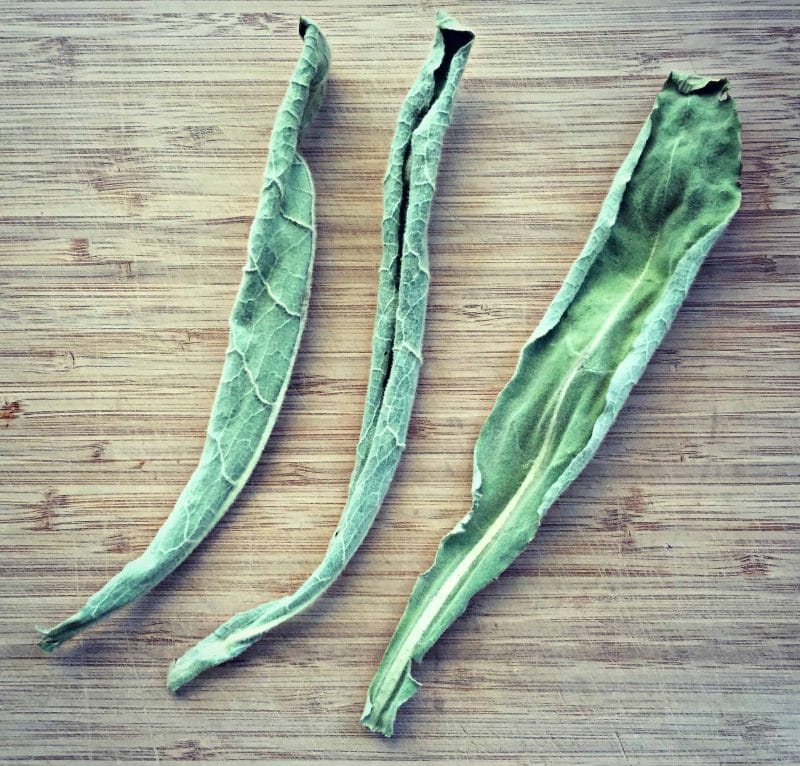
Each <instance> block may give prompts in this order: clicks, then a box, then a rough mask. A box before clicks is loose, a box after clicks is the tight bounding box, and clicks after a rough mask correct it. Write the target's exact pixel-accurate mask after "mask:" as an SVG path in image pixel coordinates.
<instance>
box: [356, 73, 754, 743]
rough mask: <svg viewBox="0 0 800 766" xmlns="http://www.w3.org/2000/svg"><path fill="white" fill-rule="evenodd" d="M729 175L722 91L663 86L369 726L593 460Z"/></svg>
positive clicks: (730, 122)
mask: <svg viewBox="0 0 800 766" xmlns="http://www.w3.org/2000/svg"><path fill="white" fill-rule="evenodd" d="M740 167H741V159H740V141H739V123H738V117H737V115H736V110H735V106H734V104H733V101H732V99H730V98H729V97H728V94H727V82H726V81H724V80H721V81H712V80H706V79H702V78H694V77H691V76H688V77H687V76H681V75H673V76H671V77H670V79H669V80H668V81H667V83H666V84H665V86H664V89H663V90H662V92H661V94H659V96H658V99H657V101H656V105H655V108H654V110H653V112H652V113H651V116H650V118H648V120H647V122H646V123H645V126H644V127H643V129H642V131H641V133H640V135H639V137H638V139H637V141H636V143H635V144H634V147H633V149H632V150H631V153H630V154H629V156H628V157H627V158H626V160H625V162H624V163H623V165H622V167H621V168H620V170H619V172H618V173H617V175H616V176H615V179H614V182H613V183H612V186H611V190H610V191H609V194H608V196H607V197H606V200H605V202H604V204H603V207H602V209H601V212H600V215H599V217H598V220H597V222H596V224H595V226H594V228H593V230H592V232H591V234H590V237H589V241H588V243H587V245H586V247H585V248H584V250H583V252H582V253H581V255H580V257H579V258H578V260H577V261H576V263H575V264H574V265H573V267H572V269H571V270H570V273H569V274H568V275H567V278H566V280H565V282H564V285H563V286H562V288H561V290H560V291H559V293H558V294H557V295H556V297H555V299H554V300H553V302H552V304H551V305H550V307H549V309H548V310H547V312H546V313H545V316H544V317H543V319H542V321H541V323H540V324H539V326H538V327H537V329H536V330H535V331H534V333H533V335H532V336H531V338H530V340H529V341H528V343H527V344H526V345H525V347H524V348H523V351H522V353H521V355H520V359H519V363H518V365H517V369H516V371H515V373H514V375H513V377H512V379H511V381H510V382H509V383H508V384H507V386H506V387H505V388H504V389H503V391H502V392H501V394H500V395H499V397H498V399H497V402H496V403H495V406H494V408H493V410H492V412H491V413H490V414H489V417H488V418H487V420H486V423H485V425H484V427H483V429H482V430H481V433H480V436H479V438H478V441H477V443H476V447H475V469H474V477H473V506H472V510H471V512H470V514H468V515H467V517H465V519H464V520H462V522H461V523H460V524H459V525H458V526H457V527H456V529H455V530H453V532H451V533H450V534H449V535H447V536H446V537H445V538H444V540H443V541H442V543H441V545H440V547H439V551H438V552H437V555H436V559H435V562H434V564H433V566H432V567H431V568H430V569H429V570H428V571H427V572H425V573H424V574H423V575H422V576H421V577H420V578H419V580H418V581H417V584H416V585H415V587H414V589H413V592H412V594H411V597H410V599H409V602H408V605H407V607H406V610H405V613H404V615H403V617H402V618H401V621H400V623H399V625H398V627H397V629H396V631H395V633H394V635H393V637H392V640H391V642H390V644H389V646H388V648H387V650H386V653H385V655H384V658H383V660H382V662H381V665H380V667H379V669H378V671H377V673H376V675H375V678H374V679H373V681H372V684H371V685H370V689H369V692H368V696H367V702H366V705H365V710H364V716H363V718H362V721H363V722H364V723H365V725H367V726H368V727H370V728H372V729H373V730H376V731H380V732H382V733H383V734H385V735H386V736H391V734H392V730H393V721H394V716H395V713H396V710H397V708H398V707H399V705H400V704H402V703H401V702H398V700H401V699H403V700H404V699H407V696H406V695H407V693H408V691H409V689H410V688H411V687H410V686H409V682H410V681H411V680H412V679H411V674H410V670H411V663H412V661H417V662H418V661H420V660H422V658H423V656H424V655H425V653H426V652H427V651H428V650H429V649H430V647H431V646H432V645H433V644H434V643H435V642H436V641H437V640H438V638H439V637H440V636H441V634H442V633H443V632H444V631H445V630H446V629H447V627H448V626H449V625H450V624H452V622H453V621H454V620H455V619H456V618H457V617H458V616H459V615H460V614H461V613H462V612H463V611H464V609H466V607H467V605H468V603H469V600H470V598H471V597H472V596H473V595H474V594H475V593H476V592H478V591H479V590H480V589H481V588H483V587H485V585H487V584H488V583H489V582H490V581H491V580H493V579H495V578H496V577H498V576H499V575H500V574H501V573H502V572H503V571H504V570H505V569H506V568H507V567H508V566H509V564H510V563H511V562H512V561H513V560H514V559H515V558H516V557H517V556H518V555H519V553H520V552H521V551H522V550H523V549H524V548H525V546H526V545H527V544H528V543H529V542H530V540H531V539H532V538H533V537H534V535H535V534H536V531H537V529H538V527H539V523H540V521H541V519H542V517H543V516H544V514H545V513H546V511H547V509H548V508H549V507H550V505H552V503H553V502H554V501H555V499H556V498H557V497H558V496H559V495H560V494H561V493H562V492H563V491H564V489H566V487H567V486H568V485H569V484H570V483H571V482H572V481H573V480H574V479H575V477H576V476H577V475H578V474H579V473H580V472H581V471H582V470H583V468H584V467H585V465H586V464H587V463H588V461H589V460H590V459H591V457H592V456H593V455H594V453H595V451H596V450H597V447H598V446H599V444H600V442H601V441H602V439H603V437H604V436H605V434H606V433H607V431H608V429H609V428H610V426H611V424H612V423H613V421H614V418H615V417H616V415H617V414H618V412H619V410H620V409H621V407H622V405H623V403H624V401H625V399H626V398H627V395H628V393H629V392H630V389H631V387H632V386H633V385H634V384H635V383H636V381H637V380H638V379H639V377H640V376H641V374H642V372H643V371H644V369H645V366H646V364H647V362H648V360H649V358H650V356H651V355H652V353H653V351H654V350H655V348H656V347H657V346H658V344H659V343H660V341H661V339H662V338H663V337H664V335H665V334H666V331H667V329H668V328H669V326H670V324H671V322H672V320H673V318H674V316H675V313H676V312H677V310H678V308H679V307H680V305H681V303H682V302H683V299H684V297H685V296H686V293H687V291H688V289H689V286H690V285H691V282H692V280H693V279H694V277H695V275H696V273H697V270H698V269H699V267H700V265H701V263H702V261H703V259H704V257H705V255H706V253H707V252H708V251H709V249H710V248H711V246H712V245H713V243H714V242H715V241H716V239H717V238H718V237H719V236H720V234H721V233H722V231H723V230H724V229H725V227H726V226H727V224H728V222H729V220H730V218H731V217H732V216H733V214H734V213H735V211H736V209H737V208H738V205H739V200H740V193H739V189H738V176H739V172H740Z"/></svg>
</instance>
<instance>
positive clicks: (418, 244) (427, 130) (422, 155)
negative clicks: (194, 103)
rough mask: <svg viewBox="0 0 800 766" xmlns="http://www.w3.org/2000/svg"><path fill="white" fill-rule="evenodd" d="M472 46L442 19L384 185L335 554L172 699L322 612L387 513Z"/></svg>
mask: <svg viewBox="0 0 800 766" xmlns="http://www.w3.org/2000/svg"><path fill="white" fill-rule="evenodd" d="M472 39H473V35H472V33H471V32H468V31H466V30H462V29H460V28H459V27H458V25H457V24H456V23H455V22H454V21H453V20H452V19H450V18H449V17H448V16H447V15H446V14H444V13H441V12H440V13H439V14H438V15H437V31H436V36H435V39H434V43H433V49H432V51H431V54H430V56H429V58H428V60H427V61H426V62H425V64H424V65H423V67H422V71H421V72H420V74H419V77H418V78H417V80H416V82H415V83H414V84H413V86H412V87H411V90H410V92H409V94H408V96H407V97H406V100H405V102H404V103H403V106H402V108H401V111H400V115H399V117H398V120H397V129H396V131H395V135H394V139H393V141H392V146H391V150H390V154H389V163H388V168H387V171H386V177H385V180H384V198H383V199H384V217H383V255H382V259H381V265H380V271H379V282H378V307H377V313H376V318H375V330H374V334H373V341H372V363H371V370H370V377H369V383H368V387H367V398H366V404H365V407H364V418H363V421H362V426H361V434H360V437H359V441H358V446H357V448H356V462H355V467H354V469H353V473H352V475H351V478H350V486H349V490H348V496H347V501H346V503H345V507H344V510H343V511H342V517H341V520H340V521H339V524H338V526H337V528H336V531H335V532H334V535H333V538H332V539H331V542H330V544H329V546H328V550H327V551H326V553H325V556H324V558H323V560H322V562H321V563H320V564H319V566H318V567H317V568H316V570H315V571H314V572H313V573H312V574H311V576H310V577H309V578H308V579H307V580H306V581H305V582H304V583H303V584H302V585H301V586H300V587H299V588H298V589H297V590H296V591H295V592H294V593H292V594H291V595H288V596H284V597H283V598H279V599H276V600H274V601H270V602H268V603H265V604H262V605H261V606H257V607H255V608H254V609H250V610H248V611H246V612H242V613H240V614H237V615H235V616H234V617H232V618H231V619H230V620H228V622H226V623H224V624H223V625H221V626H220V627H219V628H217V629H216V630H215V631H214V632H213V633H212V634H211V635H209V636H207V637H206V638H204V639H203V640H202V641H200V642H199V643H197V644H196V645H195V646H193V647H192V648H191V649H189V650H188V651H187V652H186V653H185V654H184V655H183V656H182V657H180V658H179V659H178V660H176V662H175V663H174V664H173V666H172V668H171V669H170V672H169V677H168V678H167V685H168V686H169V688H170V689H172V690H173V691H175V690H176V689H178V688H180V687H181V686H183V685H184V684H186V683H188V682H189V681H190V680H191V679H193V678H194V677H195V676H197V675H198V674H199V673H201V672H202V671H203V670H205V669H207V668H209V667H213V666H214V665H219V664H221V663H223V662H226V661H227V660H230V659H232V658H233V657H236V656H237V655H239V654H241V653H242V652H243V651H244V650H245V649H246V648H247V647H248V646H251V645H252V644H253V643H255V642H256V641H257V640H258V639H259V638H260V637H261V636H263V635H264V634H265V633H267V632H269V631H270V630H272V629H273V628H275V627H276V626H278V625H280V624H282V623H284V622H286V621H287V620H289V619H291V618H292V617H294V616H295V615H296V614H299V613H300V612H302V611H303V610H304V609H306V608H307V607H309V606H310V605H311V604H313V603H314V601H316V600H317V598H319V597H320V596H321V595H322V594H323V593H324V592H325V591H326V590H327V589H328V588H329V587H330V585H331V584H332V583H333V581H334V580H335V579H336V578H337V577H338V576H339V574H340V573H341V572H342V571H343V570H344V568H345V566H347V563H348V562H349V561H350V559H351V558H352V556H353V554H354V553H355V552H356V550H358V547H359V546H360V545H361V543H362V541H363V540H364V538H365V537H366V535H367V532H368V531H369V529H370V527H371V526H372V522H373V521H374V520H375V517H376V515H377V513H378V511H379V510H380V507H381V503H382V502H383V499H384V497H385V496H386V492H387V491H388V489H389V485H390V483H391V481H392V478H393V477H394V474H395V471H396V470H397V465H398V463H399V462H400V456H401V454H402V451H403V448H404V446H405V437H406V432H407V430H408V423H409V419H410V418H411V409H412V406H413V404H414V396H415V394H416V390H417V380H418V378H419V370H420V367H421V366H422V336H423V329H424V325H425V311H426V306H427V302H428V283H429V281H430V275H429V273H428V246H427V229H428V219H429V217H430V210H431V204H432V202H433V193H434V183H435V180H436V174H437V170H438V167H439V158H440V156H441V149H442V141H443V139H444V134H445V131H446V130H447V126H448V125H449V123H450V116H451V113H452V109H453V102H454V99H455V94H456V91H457V89H458V83H459V81H460V79H461V74H462V72H463V71H464V67H465V66H466V63H467V57H468V56H469V51H470V47H471V45H472Z"/></svg>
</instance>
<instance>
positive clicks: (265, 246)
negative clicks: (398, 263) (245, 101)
mask: <svg viewBox="0 0 800 766" xmlns="http://www.w3.org/2000/svg"><path fill="white" fill-rule="evenodd" d="M300 36H301V37H302V38H303V49H302V52H301V54H300V60H299V61H298V63H297V66H296V68H295V71H294V75H293V76H292V80H291V82H290V84H289V87H288V90H287V92H286V95H285V97H284V99H283V102H282V104H281V106H280V109H279V111H278V114H277V116H276V118H275V124H274V127H273V130H272V136H271V138H270V144H269V156H268V159H267V166H266V169H265V171H264V180H263V184H262V187H261V194H260V197H259V200H258V207H257V209H256V214H255V218H254V219H253V224H252V226H251V229H250V238H249V241H248V246H247V263H246V265H245V267H244V275H243V277H242V281H241V284H240V286H239V292H238V295H237V296H236V302H235V304H234V307H233V312H232V314H231V317H230V322H229V324H230V341H229V345H228V351H227V354H226V357H225V363H224V366H223V368H222V378H221V380H220V383H219V387H218V388H217V393H216V398H215V401H214V405H213V408H212V411H211V418H210V421H209V424H208V432H207V437H206V442H205V446H204V448H203V452H202V454H201V456H200V461H199V463H198V466H197V468H196V469H195V471H194V473H193V474H192V476H191V478H190V479H189V481H188V483H187V484H186V487H185V488H184V489H183V491H182V492H181V494H180V496H179V497H178V500H177V501H176V503H175V507H174V508H173V510H172V511H171V513H170V514H169V516H168V517H167V519H166V521H165V522H164V524H163V525H162V526H161V528H160V529H159V530H158V532H157V533H156V535H155V537H154V538H153V540H152V542H151V543H150V545H149V546H148V547H147V549H146V550H145V552H144V553H143V554H142V555H141V556H139V557H138V558H136V559H134V560H133V561H131V562H129V563H128V564H127V565H126V566H125V567H124V568H123V569H122V570H121V571H120V572H119V573H118V574H117V575H115V576H114V577H113V578H112V579H111V580H109V581H108V583H107V584H106V585H104V586H103V587H102V588H101V589H100V590H99V591H97V593H95V594H94V595H93V596H91V597H90V598H89V600H88V601H87V602H86V604H85V606H84V607H83V608H82V609H80V611H78V612H77V613H75V614H74V615H72V616H71V617H69V618H68V619H66V620H64V621H63V622H62V623H60V624H59V625H56V626H55V627H54V628H51V629H49V630H40V633H41V634H42V639H41V641H40V642H39V646H40V647H41V648H42V649H44V650H45V651H47V652H52V651H54V650H55V649H56V648H57V647H58V646H59V645H61V644H62V643H63V642H64V641H66V640H67V639H69V638H70V637H72V636H74V635H75V634H77V633H79V632H81V631H82V630H84V629H86V628H88V627H89V626H90V625H93V624H94V623H96V622H98V621H99V620H101V619H103V618H104V617H106V616H107V615H109V614H111V612H113V611H115V610H117V609H119V608H120V607H123V606H125V605H126V604H129V603H130V602H131V601H133V600H134V599H136V598H138V597H139V596H141V595H143V594H144V593H146V592H147V591H149V590H150V589H151V588H153V587H154V586H155V585H157V584H158V583H159V582H161V580H163V579H164V578H165V577H167V575H169V574H170V573H171V572H173V571H174V570H175V569H176V568H177V567H178V566H179V565H180V564H181V563H182V562H183V561H184V560H185V559H186V558H187V557H188V556H189V554H190V553H191V552H192V551H193V550H194V549H195V548H196V547H197V546H198V545H199V544H200V542H201V540H203V538H204V537H205V536H206V535H207V534H208V533H209V532H210V531H211V530H212V529H213V528H214V526H215V525H216V523H217V522H218V521H219V520H220V518H222V516H223V514H224V513H225V511H226V510H227V509H228V508H229V507H230V505H231V504H232V503H233V501H234V500H235V499H236V497H237V495H238V494H239V492H240V491H241V489H242V487H244V485H245V483H246V482H247V480H248V478H249V477H250V474H251V473H252V472H253V469H254V468H255V465H256V463H257V462H258V459H259V457H260V456H261V453H262V451H263V449H264V446H265V445H266V443H267V439H269V435H270V433H272V428H273V426H274V425H275V420H276V419H277V417H278V412H279V411H280V408H281V404H282V403H283V398H284V395H285V393H286V389H287V387H288V385H289V379H290V376H291V372H292V367H293V366H294V360H295V357H296V356H297V349H298V346H299V345H300V336H301V335H302V332H303V327H304V325H305V321H306V313H307V309H308V298H309V292H310V289H311V269H312V265H313V263H314V248H315V224H314V185H313V182H312V179H311V173H310V171H309V169H308V166H307V165H306V162H305V160H304V159H303V157H302V156H301V155H300V153H299V152H298V150H297V143H298V140H299V139H300V135H301V133H302V132H303V130H304V129H305V127H306V126H307V125H308V123H309V122H310V121H311V120H312V119H313V117H314V115H315V114H316V112H317V110H318V109H319V107H320V104H321V103H322V99H323V98H324V95H325V85H326V82H327V74H328V65H329V60H330V51H329V49H328V44H327V42H326V41H325V38H324V36H323V35H322V33H321V32H320V30H319V29H318V27H317V26H316V25H315V24H313V23H312V22H310V21H308V20H306V19H301V20H300Z"/></svg>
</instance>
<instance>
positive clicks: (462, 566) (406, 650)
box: [386, 139, 679, 678]
mask: <svg viewBox="0 0 800 766" xmlns="http://www.w3.org/2000/svg"><path fill="white" fill-rule="evenodd" d="M678 143H679V139H676V141H675V145H674V146H673V148H672V152H671V154H670V158H669V165H668V168H667V175H666V181H665V183H664V192H665V196H666V190H667V188H668V186H669V181H670V176H671V174H672V162H673V160H674V158H675V150H676V149H677V148H678ZM663 228H664V224H663V219H662V222H661V224H660V225H659V227H658V231H657V232H656V236H655V239H654V241H653V247H652V248H651V249H650V253H649V254H648V256H647V261H646V262H645V264H644V267H643V268H642V271H641V273H640V274H639V276H638V277H637V278H636V281H635V282H634V283H633V285H632V286H631V288H630V289H629V290H628V291H627V292H626V293H625V296H624V298H623V299H622V300H621V301H619V303H618V304H617V307H616V308H615V309H614V310H613V311H612V312H611V313H610V314H609V315H608V318H607V319H606V320H605V322H603V324H602V326H601V327H600V330H599V331H598V333H597V334H596V335H595V337H594V338H593V339H592V342H591V343H590V344H589V345H588V346H587V347H586V348H585V349H584V351H583V353H581V355H580V356H579V357H578V358H577V359H576V360H575V364H574V365H573V367H572V370H571V371H570V373H569V376H568V377H567V378H566V379H565V380H564V382H563V383H562V384H561V386H560V387H559V390H558V400H557V402H556V406H555V408H554V409H553V415H552V418H551V419H550V424H549V426H548V428H547V433H546V434H545V437H544V441H543V445H542V449H541V450H540V451H539V454H538V455H537V457H536V460H535V461H534V463H533V465H532V466H531V468H530V470H529V471H528V473H527V474H526V476H525V479H524V481H523V482H522V484H520V486H519V489H517V491H516V492H515V493H514V495H513V497H512V498H511V499H510V500H509V501H508V503H506V505H505V507H504V508H503V510H502V511H501V512H500V513H499V514H498V516H497V518H496V519H495V520H494V521H493V522H492V523H491V525H490V526H489V528H488V529H487V530H486V532H485V533H484V535H483V536H482V537H481V538H480V539H479V540H478V542H477V543H476V544H475V546H474V547H473V548H471V549H470V550H469V551H468V552H467V555H466V556H465V557H464V558H463V559H462V560H461V561H460V562H459V564H458V565H457V566H456V568H455V569H454V570H453V571H452V572H451V573H450V574H449V576H448V577H447V579H446V580H445V581H444V583H443V584H442V586H441V587H440V588H439V589H438V590H437V592H436V595H435V596H434V597H433V599H431V601H430V602H429V603H428V605H427V606H426V607H425V609H424V610H423V611H422V614H421V615H420V617H419V619H418V620H417V621H416V622H415V623H414V627H413V629H412V630H411V632H410V633H409V634H408V636H407V637H406V638H405V639H404V641H403V642H402V643H401V645H400V647H399V648H398V650H397V653H396V655H395V660H394V661H393V662H392V664H391V666H390V668H389V670H387V673H386V675H387V677H389V678H391V677H392V675H393V673H392V672H391V671H395V670H399V671H401V672H402V669H403V668H405V666H406V664H407V663H408V662H409V661H410V660H411V658H412V656H413V654H414V648H415V647H416V645H417V643H418V642H419V640H420V639H421V638H422V637H423V636H424V635H425V632H426V631H427V630H428V628H429V627H430V626H431V624H432V623H433V621H434V619H435V618H436V617H437V615H438V614H439V612H440V611H441V609H442V608H443V607H444V605H445V604H446V602H447V600H448V599H449V597H450V595H451V594H452V593H453V592H455V590H456V588H457V586H458V585H459V584H460V582H461V580H462V579H463V577H464V576H465V575H466V574H467V573H468V572H469V571H470V570H471V569H472V567H473V566H474V564H475V562H476V561H477V560H478V558H479V557H480V555H481V554H482V553H483V552H484V551H485V550H486V548H487V547H488V546H489V545H490V544H491V543H492V542H493V541H494V540H495V539H496V538H497V537H498V535H499V534H500V532H501V531H502V529H503V527H504V526H505V523H506V521H507V520H508V519H509V517H511V516H512V515H513V514H514V511H516V509H517V506H518V505H519V502H520V500H521V499H522V497H523V496H524V495H525V493H526V492H527V491H528V490H529V489H530V487H531V486H532V485H533V483H534V481H535V480H536V479H537V478H538V476H539V469H540V467H541V461H542V459H543V458H544V456H545V455H547V454H548V451H549V448H550V446H551V442H552V440H553V436H554V434H555V426H556V422H557V421H558V414H559V411H560V409H561V406H562V405H563V403H564V399H565V398H566V395H567V392H568V391H569V389H570V386H571V385H572V382H573V381H574V380H575V377H576V376H577V375H578V373H579V372H580V370H581V368H582V366H583V364H584V363H585V362H586V360H587V359H588V358H589V357H590V356H591V355H592V354H593V353H594V352H595V351H596V350H597V348H598V347H599V346H600V344H601V343H602V342H603V340H604V338H605V336H606V335H607V333H608V331H609V330H610V329H611V327H612V326H613V325H614V323H615V322H616V320H617V318H618V317H619V315H620V313H621V312H622V309H623V308H624V307H625V306H626V305H627V303H628V301H629V300H630V298H631V296H633V294H634V293H635V292H636V291H637V290H638V289H639V286H640V285H641V283H642V281H643V279H644V277H645V275H646V274H647V271H648V269H649V267H650V262H651V261H652V260H653V255H654V254H655V251H656V248H657V247H658V243H659V240H660V239H661V232H662V231H663Z"/></svg>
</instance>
